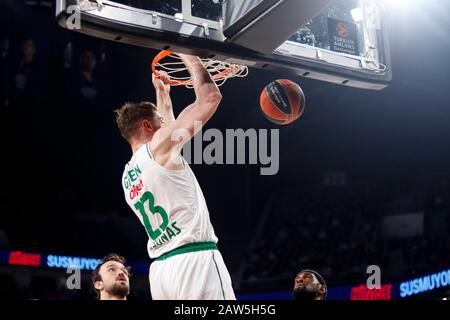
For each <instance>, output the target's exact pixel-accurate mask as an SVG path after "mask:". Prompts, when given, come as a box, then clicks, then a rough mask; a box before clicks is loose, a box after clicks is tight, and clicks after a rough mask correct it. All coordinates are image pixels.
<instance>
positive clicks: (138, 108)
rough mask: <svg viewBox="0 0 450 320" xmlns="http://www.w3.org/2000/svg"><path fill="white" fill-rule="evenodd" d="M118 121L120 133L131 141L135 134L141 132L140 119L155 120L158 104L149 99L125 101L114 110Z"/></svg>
mask: <svg viewBox="0 0 450 320" xmlns="http://www.w3.org/2000/svg"><path fill="white" fill-rule="evenodd" d="M114 112H115V114H116V123H117V126H118V127H119V130H120V134H121V135H122V137H124V139H125V140H127V141H128V142H130V140H131V138H132V137H133V136H134V135H137V134H139V132H138V129H139V121H141V120H142V119H148V120H153V117H154V115H155V112H156V106H155V105H154V104H153V103H151V102H148V101H143V102H139V103H130V102H127V103H125V104H124V105H123V106H122V107H121V108H120V109H116V110H114Z"/></svg>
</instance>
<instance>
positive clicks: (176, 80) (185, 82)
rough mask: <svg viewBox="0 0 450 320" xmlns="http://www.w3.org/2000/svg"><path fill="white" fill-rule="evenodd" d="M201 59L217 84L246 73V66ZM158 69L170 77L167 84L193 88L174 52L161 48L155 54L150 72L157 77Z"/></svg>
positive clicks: (243, 75)
mask: <svg viewBox="0 0 450 320" xmlns="http://www.w3.org/2000/svg"><path fill="white" fill-rule="evenodd" d="M163 59H167V61H165V62H163V61H162V60H163ZM201 60H202V63H203V65H204V66H205V68H206V70H207V71H208V73H209V74H210V75H211V78H212V79H213V80H214V81H215V82H216V84H217V85H218V86H221V85H223V84H224V83H225V82H226V81H227V80H228V79H230V78H243V77H245V76H247V74H248V67H247V66H242V65H238V64H233V63H228V62H223V61H218V60H213V59H201ZM160 71H165V72H166V73H167V74H168V76H169V78H170V80H169V84H170V85H171V86H185V87H187V88H193V82H192V79H191V77H190V76H189V73H187V72H186V71H187V67H186V66H185V65H184V63H183V61H181V58H180V57H179V56H178V55H176V54H175V53H173V52H171V51H168V50H163V51H161V52H160V53H159V54H157V55H156V56H155V58H154V59H153V61H152V72H153V73H154V74H155V76H156V77H158V76H159V72H160Z"/></svg>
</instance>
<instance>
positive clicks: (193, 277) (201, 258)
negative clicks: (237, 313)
mask: <svg viewBox="0 0 450 320" xmlns="http://www.w3.org/2000/svg"><path fill="white" fill-rule="evenodd" d="M150 290H151V294H152V298H153V299H154V300H236V297H235V295H234V291H233V287H232V284H231V277H230V274H229V273H228V270H227V268H226V266H225V263H224V261H223V258H222V255H221V254H220V252H219V250H217V247H216V246H215V244H214V243H209V242H206V243H198V244H197V243H196V244H190V245H187V246H183V247H182V248H179V249H175V250H174V251H172V252H170V253H169V254H166V255H164V257H162V258H158V259H156V260H155V261H154V262H153V263H152V264H151V266H150Z"/></svg>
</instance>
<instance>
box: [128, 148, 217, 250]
mask: <svg viewBox="0 0 450 320" xmlns="http://www.w3.org/2000/svg"><path fill="white" fill-rule="evenodd" d="M183 164H184V169H182V170H170V169H167V168H164V167H163V166H161V165H160V164H158V163H157V162H156V161H155V160H154V159H153V156H152V154H151V151H150V148H149V147H148V145H147V144H144V145H142V147H140V148H139V149H138V150H137V151H136V152H135V153H134V154H133V156H132V158H131V160H130V161H129V162H128V163H127V164H126V165H125V170H124V172H123V176H122V186H123V190H124V192H125V198H126V200H127V203H128V204H129V206H130V207H131V208H132V210H133V211H134V213H135V214H136V215H137V217H138V218H139V220H140V221H141V223H142V224H143V225H144V227H145V229H146V231H147V234H148V236H149V240H148V245H147V250H148V253H149V255H150V258H157V257H159V256H160V255H162V254H164V253H167V252H169V251H171V250H173V249H176V248H178V247H180V246H183V245H185V244H189V243H196V242H214V243H217V237H216V235H215V233H214V229H213V227H212V225H211V222H210V219H209V212H208V208H207V206H206V201H205V198H204V196H203V192H202V190H201V189H200V185H199V184H198V182H197V179H196V178H195V175H194V173H193V172H192V170H191V168H190V167H189V165H188V164H187V163H186V161H185V160H184V159H183Z"/></svg>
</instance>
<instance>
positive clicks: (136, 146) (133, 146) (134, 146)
mask: <svg viewBox="0 0 450 320" xmlns="http://www.w3.org/2000/svg"><path fill="white" fill-rule="evenodd" d="M150 141H151V139H148V138H147V139H145V140H144V139H142V140H135V141H133V142H132V143H131V150H132V151H133V154H135V153H136V151H138V150H139V149H140V148H141V147H142V146H143V145H144V144H146V143H149V142H150Z"/></svg>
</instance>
